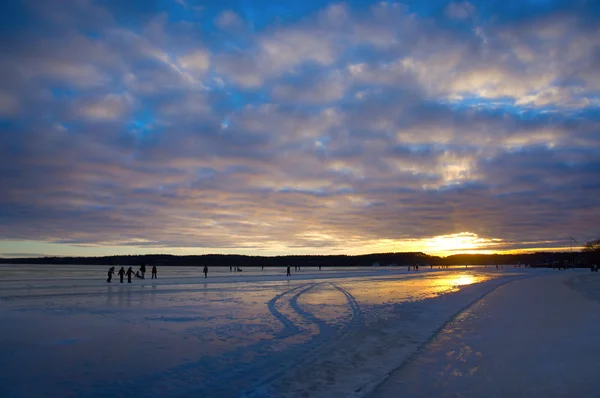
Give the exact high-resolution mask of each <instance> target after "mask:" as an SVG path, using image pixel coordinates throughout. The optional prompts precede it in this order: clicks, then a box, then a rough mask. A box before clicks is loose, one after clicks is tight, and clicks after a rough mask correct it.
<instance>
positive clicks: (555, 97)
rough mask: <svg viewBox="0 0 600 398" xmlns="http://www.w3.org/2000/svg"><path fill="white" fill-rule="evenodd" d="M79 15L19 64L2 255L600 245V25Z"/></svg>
mask: <svg viewBox="0 0 600 398" xmlns="http://www.w3.org/2000/svg"><path fill="white" fill-rule="evenodd" d="M76 3H77V4H75V3H74V4H73V9H72V10H71V11H70V10H69V9H68V8H65V9H61V10H57V11H56V12H53V11H52V10H48V12H49V13H48V15H46V14H45V13H44V12H37V13H36V12H34V16H35V18H36V21H37V22H38V23H37V24H33V23H31V24H29V25H24V28H23V29H24V33H25V34H22V35H15V36H14V37H15V39H14V41H12V40H11V42H10V43H9V44H10V45H8V46H6V52H5V54H4V56H3V57H2V61H1V62H0V74H1V75H2V76H4V77H5V78H4V79H2V80H1V81H0V115H1V117H2V119H3V122H2V123H1V124H0V129H2V131H1V132H0V133H1V134H0V137H1V138H0V144H1V145H0V186H1V187H2V195H0V209H1V210H0V224H2V225H3V226H6V228H2V229H1V233H0V239H3V240H36V241H45V242H56V243H57V244H62V245H80V246H81V247H84V246H85V245H107V247H115V245H117V246H118V245H123V246H127V247H128V248H132V247H133V248H136V247H144V248H148V250H151V248H154V247H156V248H161V249H163V248H164V249H165V250H167V249H169V250H171V249H172V248H179V249H177V250H183V249H182V248H188V249H187V250H198V251H244V252H253V253H257V252H260V253H271V254H273V253H288V252H315V251H316V252H353V251H354V252H368V251H371V250H375V249H377V250H380V249H381V248H383V249H381V250H386V251H387V250H404V249H406V248H408V247H410V248H411V249H412V248H414V247H415V246H414V244H415V242H418V241H420V240H421V239H423V242H432V241H435V239H434V238H435V237H436V236H450V235H451V236H467V237H475V236H476V237H477V238H476V239H480V240H481V242H484V243H485V242H487V243H489V244H490V245H492V246H493V247H495V248H502V249H510V248H512V247H522V245H523V242H528V243H527V244H528V245H530V246H534V245H542V246H551V245H556V244H557V243H556V242H559V241H560V239H562V237H561V235H560V234H561V233H562V232H557V229H556V226H557V225H560V230H561V231H571V232H568V234H571V235H573V234H575V233H577V234H578V235H577V238H578V240H580V241H585V240H586V239H591V238H594V237H596V236H595V234H596V233H597V225H598V222H600V220H598V218H597V217H595V216H594V215H595V214H600V208H599V205H598V203H597V201H595V200H594V198H596V197H597V196H598V194H599V193H600V185H598V184H597V183H595V181H597V180H598V178H599V177H600V176H599V175H598V173H599V172H600V165H599V164H598V155H597V154H598V148H599V147H600V138H599V137H600V135H599V134H598V131H599V128H600V119H599V118H598V112H597V111H598V98H599V90H600V80H599V79H598V77H597V76H598V75H599V74H598V62H597V61H598V53H599V52H598V51H599V44H600V42H599V41H598V39H597V37H600V35H599V34H598V33H600V32H598V31H597V26H596V25H595V24H593V23H589V22H586V21H587V19H586V16H585V15H584V14H585V10H588V13H593V10H592V9H591V8H590V9H586V8H585V7H584V6H582V5H581V4H579V5H577V6H569V5H568V4H566V3H565V4H561V5H560V7H557V8H556V7H550V6H549V7H548V8H543V7H542V8H540V7H534V6H529V5H527V4H526V5H524V6H523V7H524V11H523V13H522V14H519V15H514V14H513V13H512V11H511V10H510V9H509V8H510V7H508V6H506V5H502V4H498V5H494V6H487V7H483V6H480V5H478V7H477V10H476V11H477V12H476V14H475V10H474V9H473V7H472V6H469V3H466V2H463V3H444V4H442V6H441V8H440V9H439V13H438V14H436V12H429V11H427V12H425V11H423V10H420V9H419V7H418V5H417V4H412V5H410V4H409V5H401V4H392V3H375V4H366V5H361V6H351V5H344V4H341V5H340V4H338V5H328V6H324V7H321V8H319V9H314V8H310V10H309V11H310V12H305V13H303V14H293V15H292V11H286V12H288V14H286V13H285V12H284V13H282V15H281V16H280V18H273V19H269V18H262V19H261V18H254V19H253V18H252V13H251V12H250V11H249V10H247V9H241V8H239V7H235V6H233V5H231V4H230V3H227V4H223V5H221V6H219V7H208V8H207V9H206V10H205V11H203V12H202V13H200V14H199V13H197V12H196V11H194V10H193V9H192V6H191V3H190V4H188V5H189V6H188V7H187V8H185V7H180V6H179V5H177V6H176V7H175V8H172V7H171V6H172V4H171V5H169V6H168V7H167V6H166V5H164V8H161V7H162V6H163V5H156V7H149V6H148V5H147V4H146V3H144V2H139V3H137V2H132V3H131V7H132V10H137V11H135V12H133V11H132V10H129V9H125V8H124V7H122V6H120V5H119V4H120V3H118V2H114V3H111V2H106V3H95V2H90V1H83V2H76ZM528 4H529V3H528ZM507 7H508V8H507ZM46 8H47V7H46ZM126 8H128V7H126ZM286 10H292V8H289V9H288V8H286ZM307 10H308V8H307ZM88 11H89V12H90V14H89V15H88V16H86V15H87V14H86V12H88ZM32 12H33V11H32ZM239 15H243V16H244V19H243V20H241V17H239ZM95 17H98V20H97V21H90V24H89V26H90V29H86V28H85V27H86V21H87V20H88V19H90V20H91V19H93V18H95ZM448 17H450V18H448ZM40 21H43V22H44V24H42V25H43V26H45V28H44V29H46V30H41V28H40V26H42V25H40V24H39V22H40ZM240 21H241V22H243V23H244V26H243V27H239V28H236V29H232V28H233V27H234V26H233V25H235V24H237V23H238V22H240ZM92 22H94V23H92ZM238 29H239V30H238ZM242 31H243V34H242V33H240V32H242ZM49 32H52V34H49ZM5 120H6V122H5ZM573 231H575V232H573ZM461 233H463V234H466V235H455V234H461ZM565 234H567V233H566V232H565ZM474 239H475V238H474ZM499 242H500V243H499ZM496 243H497V244H496ZM132 250H133V249H132ZM140 250H141V249H140ZM173 250H175V249H173ZM12 251H13V252H14V250H12Z"/></svg>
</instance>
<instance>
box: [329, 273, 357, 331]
mask: <svg viewBox="0 0 600 398" xmlns="http://www.w3.org/2000/svg"><path fill="white" fill-rule="evenodd" d="M329 284H330V285H331V286H333V287H334V288H335V289H337V290H338V291H340V292H341V293H342V294H343V295H344V296H346V300H347V301H348V305H349V306H350V309H351V310H352V320H351V321H350V323H349V324H347V325H346V328H345V329H346V330H347V331H350V330H351V329H352V326H353V325H352V323H354V324H355V325H354V326H356V325H358V324H361V323H362V322H363V320H364V316H363V312H362V310H361V309H360V305H358V302H357V301H356V298H354V296H353V295H352V294H351V293H350V292H349V291H347V290H346V289H344V288H342V287H339V286H338V285H336V284H335V283H333V282H329Z"/></svg>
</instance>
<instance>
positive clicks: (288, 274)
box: [286, 265, 292, 276]
mask: <svg viewBox="0 0 600 398" xmlns="http://www.w3.org/2000/svg"><path fill="white" fill-rule="evenodd" d="M291 275H292V274H291V273H290V266H289V265H288V266H287V275H286V276H291Z"/></svg>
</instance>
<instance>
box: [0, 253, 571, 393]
mask: <svg viewBox="0 0 600 398" xmlns="http://www.w3.org/2000/svg"><path fill="white" fill-rule="evenodd" d="M107 268H108V267H89V266H78V267H77V266H59V267H57V266H11V265H0V319H1V322H2V327H1V328H0V396H1V397H3V398H4V397H38V396H40V397H41V396H44V397H69V396H77V397H82V396H85V397H167V396H168V397H198V396H219V397H236V396H246V397H271V396H272V397H296V396H311V397H312V396H317V397H318V396H323V397H325V396H328V397H331V396H340V397H341V396H352V395H355V396H362V395H365V394H367V393H368V392H369V391H371V390H372V388H374V386H376V385H378V384H379V383H380V382H381V380H382V379H383V378H384V377H385V376H386V375H387V374H388V373H389V372H390V371H391V370H392V369H394V368H396V367H398V366H399V365H400V364H402V363H403V361H405V360H406V359H407V358H408V357H409V356H410V355H411V354H413V353H414V352H415V350H416V349H417V348H418V347H419V346H420V345H422V344H423V343H424V342H426V341H427V340H428V339H429V338H430V337H431V336H432V335H433V334H434V333H435V332H436V331H437V330H438V329H439V328H440V327H442V326H443V325H444V323H445V322H446V321H447V320H448V319H450V318H451V317H452V316H453V315H454V314H456V313H458V312H459V311H460V310H462V309H464V308H465V307H466V306H468V305H469V304H471V303H472V302H473V301H475V300H476V299H477V298H479V297H482V296H483V295H485V294H486V293H488V292H489V291H491V290H492V289H493V288H495V287H496V286H499V285H501V284H503V283H505V282H507V281H509V280H514V279H518V278H528V277H530V276H532V275H545V274H551V273H552V271H551V270H531V269H512V268H510V269H508V268H507V269H505V270H504V271H496V270H495V269H492V268H487V269H486V268H483V267H479V268H473V267H469V269H464V268H463V267H459V268H455V269H450V270H438V269H434V270H430V269H429V268H428V267H427V269H424V268H423V267H422V268H421V270H420V271H418V272H414V271H413V272H407V271H406V269H405V268H388V267H385V268H384V267H381V268H346V269H326V268H323V270H322V271H318V270H316V269H308V268H303V269H302V270H301V271H299V272H294V271H293V268H292V272H293V275H292V277H290V278H286V277H285V269H282V268H273V269H271V268H265V270H264V271H261V270H260V269H254V270H250V269H245V270H244V272H241V273H230V272H229V268H221V269H218V268H211V269H210V270H209V278H208V279H204V278H203V276H202V274H201V268H200V267H194V268H176V267H172V268H167V267H164V268H161V269H159V274H158V275H159V279H158V280H151V279H146V280H143V281H142V280H139V279H134V280H133V283H132V284H127V283H125V284H120V283H119V282H118V278H115V279H113V283H112V284H107V283H106V281H105V278H106V270H107ZM555 272H557V271H555ZM569 272H580V271H569ZM147 277H149V275H147Z"/></svg>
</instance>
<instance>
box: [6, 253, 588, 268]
mask: <svg viewBox="0 0 600 398" xmlns="http://www.w3.org/2000/svg"><path fill="white" fill-rule="evenodd" d="M586 254H587V253H585V252H552V253H548V252H538V253H524V254H456V255H452V256H448V257H438V256H430V255H427V254H425V253H419V252H417V253H378V254H365V255H358V256H346V255H323V256H318V255H305V256H275V257H263V256H245V255H236V254H204V255H197V256H175V255H170V254H144V255H129V256H105V257H38V258H1V259H0V263H4V264H77V265H141V264H155V265H160V266H204V265H207V266H215V267H218V266H220V267H227V266H238V267H285V266H287V265H290V266H301V267H318V266H323V267H349V266H389V265H393V266H408V265H495V264H519V263H520V264H524V265H530V266H531V267H551V266H553V265H557V264H563V265H564V264H568V265H569V266H571V265H573V264H574V266H575V267H587V264H588V262H589V261H588V258H587V256H586Z"/></svg>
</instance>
